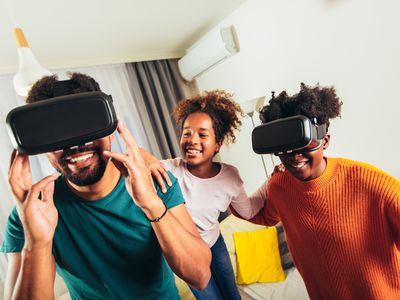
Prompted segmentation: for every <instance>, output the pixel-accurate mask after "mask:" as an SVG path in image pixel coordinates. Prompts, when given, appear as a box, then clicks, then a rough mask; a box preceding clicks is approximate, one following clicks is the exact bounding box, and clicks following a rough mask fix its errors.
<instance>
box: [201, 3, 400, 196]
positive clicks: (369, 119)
mask: <svg viewBox="0 0 400 300" xmlns="http://www.w3.org/2000/svg"><path fill="white" fill-rule="evenodd" d="M399 12H400V1H398V0H381V1H376V0H290V1H289V0H280V1H270V0H249V1H248V2H246V3H245V4H244V5H242V6H241V7H240V8H239V9H238V10H236V11H235V12H234V13H233V14H231V15H230V16H229V17H227V18H226V19H225V20H223V21H222V22H221V23H220V25H225V26H226V25H231V24H233V25H234V26H235V28H236V30H237V34H238V37H239V41H240V45H241V51H240V53H238V54H236V55H234V56H233V57H231V58H230V59H228V60H226V61H225V62H223V63H221V64H220V65H218V66H216V67H215V68H214V69H212V70H210V71H209V72H207V73H205V74H204V75H202V76H201V77H199V78H198V80H197V84H198V87H199V89H200V90H211V89H216V88H218V89H226V90H228V91H231V92H233V93H235V95H236V100H237V101H239V102H242V101H245V100H248V99H252V98H255V97H259V96H262V95H267V99H269V98H270V91H276V92H277V93H279V92H280V91H282V90H287V91H288V92H289V93H295V92H298V91H299V89H300V82H304V83H306V84H308V85H314V84H316V83H318V82H319V83H320V84H321V85H322V86H326V85H327V86H332V85H333V86H335V87H336V90H337V93H338V95H339V97H340V98H341V99H342V101H343V102H344V105H343V110H342V118H341V119H337V120H335V121H333V122H332V124H331V127H330V132H331V135H332V137H331V144H330V148H329V149H328V150H327V152H326V155H327V156H334V157H347V158H351V159H355V160H359V161H364V162H367V163H370V164H373V165H375V166H377V167H378V168H380V169H383V170H385V171H386V172H388V173H390V174H391V175H393V176H394V177H396V178H400V159H399V154H398V153H399V150H398V148H400V141H399V136H400V135H399V133H398V130H399V128H400V125H399V121H400V97H399V96H398V95H399V94H400V91H399V88H400V57H399V55H400V19H399V18H398V13H399ZM255 118H256V119H258V116H255ZM250 132H251V122H250V120H249V119H247V120H245V126H244V128H243V129H242V133H241V134H240V135H239V141H238V143H237V144H236V145H234V146H231V147H230V148H229V149H224V150H223V151H222V152H221V159H222V160H223V161H226V162H229V163H232V164H234V165H236V166H237V167H238V168H239V170H240V171H241V173H242V176H243V178H244V180H245V182H246V184H247V185H246V188H247V190H248V191H249V192H250V191H252V190H254V189H255V188H256V187H257V186H258V185H259V183H261V182H262V181H263V179H264V178H265V175H264V172H263V170H262V164H261V159H260V157H258V156H257V155H255V154H253V153H252V150H251V143H250ZM268 160H269V158H268Z"/></svg>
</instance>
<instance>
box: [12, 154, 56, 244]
mask: <svg viewBox="0 0 400 300" xmlns="http://www.w3.org/2000/svg"><path fill="white" fill-rule="evenodd" d="M12 158H14V159H13V160H12V163H11V166H10V169H9V175H8V176H9V184H10V188H11V191H12V193H13V195H14V198H15V201H16V207H17V210H18V215H19V218H20V219H21V222H22V225H23V227H24V233H25V246H27V247H45V246H47V245H49V244H50V243H51V241H52V240H53V237H54V232H55V229H56V226H57V221H58V212H57V209H56V207H55V206H54V202H53V193H54V180H56V179H57V177H58V176H59V175H58V174H57V175H51V176H47V177H45V178H43V179H42V180H40V181H39V182H37V183H36V184H34V185H32V176H31V171H30V166H29V158H28V156H26V155H22V154H19V153H13V155H12ZM40 195H41V199H40Z"/></svg>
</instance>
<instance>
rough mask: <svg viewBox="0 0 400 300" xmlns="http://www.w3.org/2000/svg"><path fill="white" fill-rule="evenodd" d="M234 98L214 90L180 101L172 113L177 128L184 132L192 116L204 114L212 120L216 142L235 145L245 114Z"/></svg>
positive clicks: (221, 91)
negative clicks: (188, 119)
mask: <svg viewBox="0 0 400 300" xmlns="http://www.w3.org/2000/svg"><path fill="white" fill-rule="evenodd" d="M232 96H233V95H232V94H230V93H228V92H226V91H223V90H214V91H206V92H203V93H200V94H198V95H195V96H193V97H191V98H188V99H185V100H182V101H180V102H179V103H178V104H177V106H176V107H175V109H174V111H173V113H172V114H173V116H174V118H175V121H176V125H177V127H178V128H180V130H182V127H183V123H184V122H185V120H186V118H187V117H188V116H189V115H190V114H192V113H195V112H204V113H206V114H208V115H209V116H210V117H211V119H212V122H213V129H214V132H215V139H216V142H217V143H218V144H219V143H221V144H222V143H225V144H227V145H228V144H230V143H234V142H235V140H236V137H235V133H234V130H236V129H239V128H240V126H241V125H242V121H241V118H242V117H243V116H244V113H243V111H242V109H241V108H240V106H239V104H237V103H236V102H235V101H234V100H233V98H232Z"/></svg>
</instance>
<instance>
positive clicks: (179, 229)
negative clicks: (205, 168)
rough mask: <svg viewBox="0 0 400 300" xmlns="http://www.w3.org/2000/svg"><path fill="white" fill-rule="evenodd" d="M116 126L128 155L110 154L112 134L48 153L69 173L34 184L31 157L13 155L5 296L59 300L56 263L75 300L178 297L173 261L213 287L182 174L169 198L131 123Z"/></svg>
mask: <svg viewBox="0 0 400 300" xmlns="http://www.w3.org/2000/svg"><path fill="white" fill-rule="evenodd" d="M56 82H57V77H56V76H49V77H44V78H43V79H41V80H40V81H38V82H37V83H36V84H35V85H34V86H33V87H32V90H31V92H30V94H29V96H28V98H27V102H28V103H30V102H35V101H39V100H42V99H48V98H52V97H54V95H53V89H54V85H55V84H56ZM96 90H100V89H99V86H98V84H97V82H95V80H94V79H92V78H90V77H88V76H86V75H83V74H77V73H73V74H71V93H81V92H87V91H96ZM49 126H51V124H49ZM117 130H118V133H119V134H120V136H121V138H122V140H123V141H124V142H125V145H126V154H119V153H112V152H110V147H111V143H112V141H113V139H114V137H113V135H111V136H107V137H104V138H102V139H99V140H96V141H93V143H92V144H89V145H85V146H80V147H78V148H73V149H63V150H62V151H56V152H51V153H48V154H47V156H48V158H49V161H50V163H51V164H52V165H53V166H54V167H55V169H56V170H57V171H58V172H59V173H61V176H60V177H58V176H57V175H52V176H47V177H45V178H43V179H42V180H40V181H39V182H38V183H36V184H33V185H32V179H31V174H30V167H29V160H28V157H27V156H25V155H21V154H18V153H16V155H15V157H12V163H11V166H10V171H9V183H10V187H11V190H12V193H13V195H14V197H15V200H16V209H14V210H13V212H12V213H11V215H10V217H9V220H8V224H7V230H6V238H5V241H4V243H3V245H2V247H1V249H0V250H1V251H3V252H9V267H8V274H7V280H6V286H5V299H11V298H16V299H53V298H54V291H53V290H54V279H55V270H56V269H57V272H58V273H59V274H60V275H61V276H62V277H63V279H64V281H65V283H66V285H67V287H68V289H69V292H70V295H71V297H72V299H179V296H178V293H177V289H176V287H175V283H174V278H173V274H172V272H171V270H170V268H169V267H171V269H172V270H173V271H174V272H175V273H176V274H177V275H178V276H179V277H181V278H182V279H183V280H185V281H186V282H188V283H189V284H190V285H192V286H193V287H195V288H199V289H203V288H204V287H205V286H206V285H207V283H208V280H209V279H210V271H209V270H210V268H209V266H210V260H211V255H210V250H209V248H208V246H207V245H206V244H205V243H204V242H203V241H202V240H201V238H200V236H199V234H198V232H197V229H196V227H195V225H194V223H193V221H192V220H191V218H190V216H189V214H188V213H187V210H186V208H185V206H184V200H183V198H182V194H181V191H180V188H179V185H178V183H177V181H176V179H175V178H172V181H173V186H172V187H170V188H169V190H168V192H167V193H166V194H163V193H161V192H160V191H159V190H156V188H155V186H154V185H153V181H152V179H151V175H150V172H149V170H148V169H147V167H146V165H145V163H144V161H143V159H142V157H141V155H140V153H139V150H138V147H137V145H136V143H135V140H134V139H133V137H132V135H131V134H130V132H129V131H128V130H127V128H126V127H125V126H124V125H123V124H122V122H119V124H118V128H117ZM40 199H41V200H40ZM167 263H168V264H167ZM168 265H169V266H168Z"/></svg>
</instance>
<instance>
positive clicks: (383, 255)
mask: <svg viewBox="0 0 400 300" xmlns="http://www.w3.org/2000/svg"><path fill="white" fill-rule="evenodd" d="M280 220H281V221H282V223H283V225H284V228H285V231H286V237H287V243H288V246H289V249H290V251H291V253H292V256H293V260H294V262H295V264H296V267H297V268H298V270H299V272H300V273H301V275H302V277H303V279H304V282H305V284H306V287H307V290H308V293H309V296H310V298H311V299H327V300H339V299H354V300H365V299H379V300H386V299H387V300H392V299H393V300H394V299H400V182H399V181H398V180H396V179H394V178H393V177H390V176H389V175H387V174H386V173H384V172H382V171H380V170H378V169H376V168H374V167H372V166H370V165H367V164H364V163H360V162H355V161H351V160H347V159H340V158H339V159H336V158H328V159H327V167H326V169H325V171H324V173H323V174H322V175H321V176H320V177H318V178H316V179H314V180H311V181H299V180H297V179H296V178H295V177H293V176H292V175H290V174H289V172H287V171H286V172H284V173H278V174H276V175H274V176H273V177H272V178H271V180H270V181H269V187H268V195H267V200H266V203H265V206H264V208H263V209H262V211H260V212H259V213H258V215H256V216H255V217H254V218H253V219H252V220H251V221H252V222H255V223H258V224H264V225H274V224H276V223H277V222H278V221H280Z"/></svg>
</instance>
